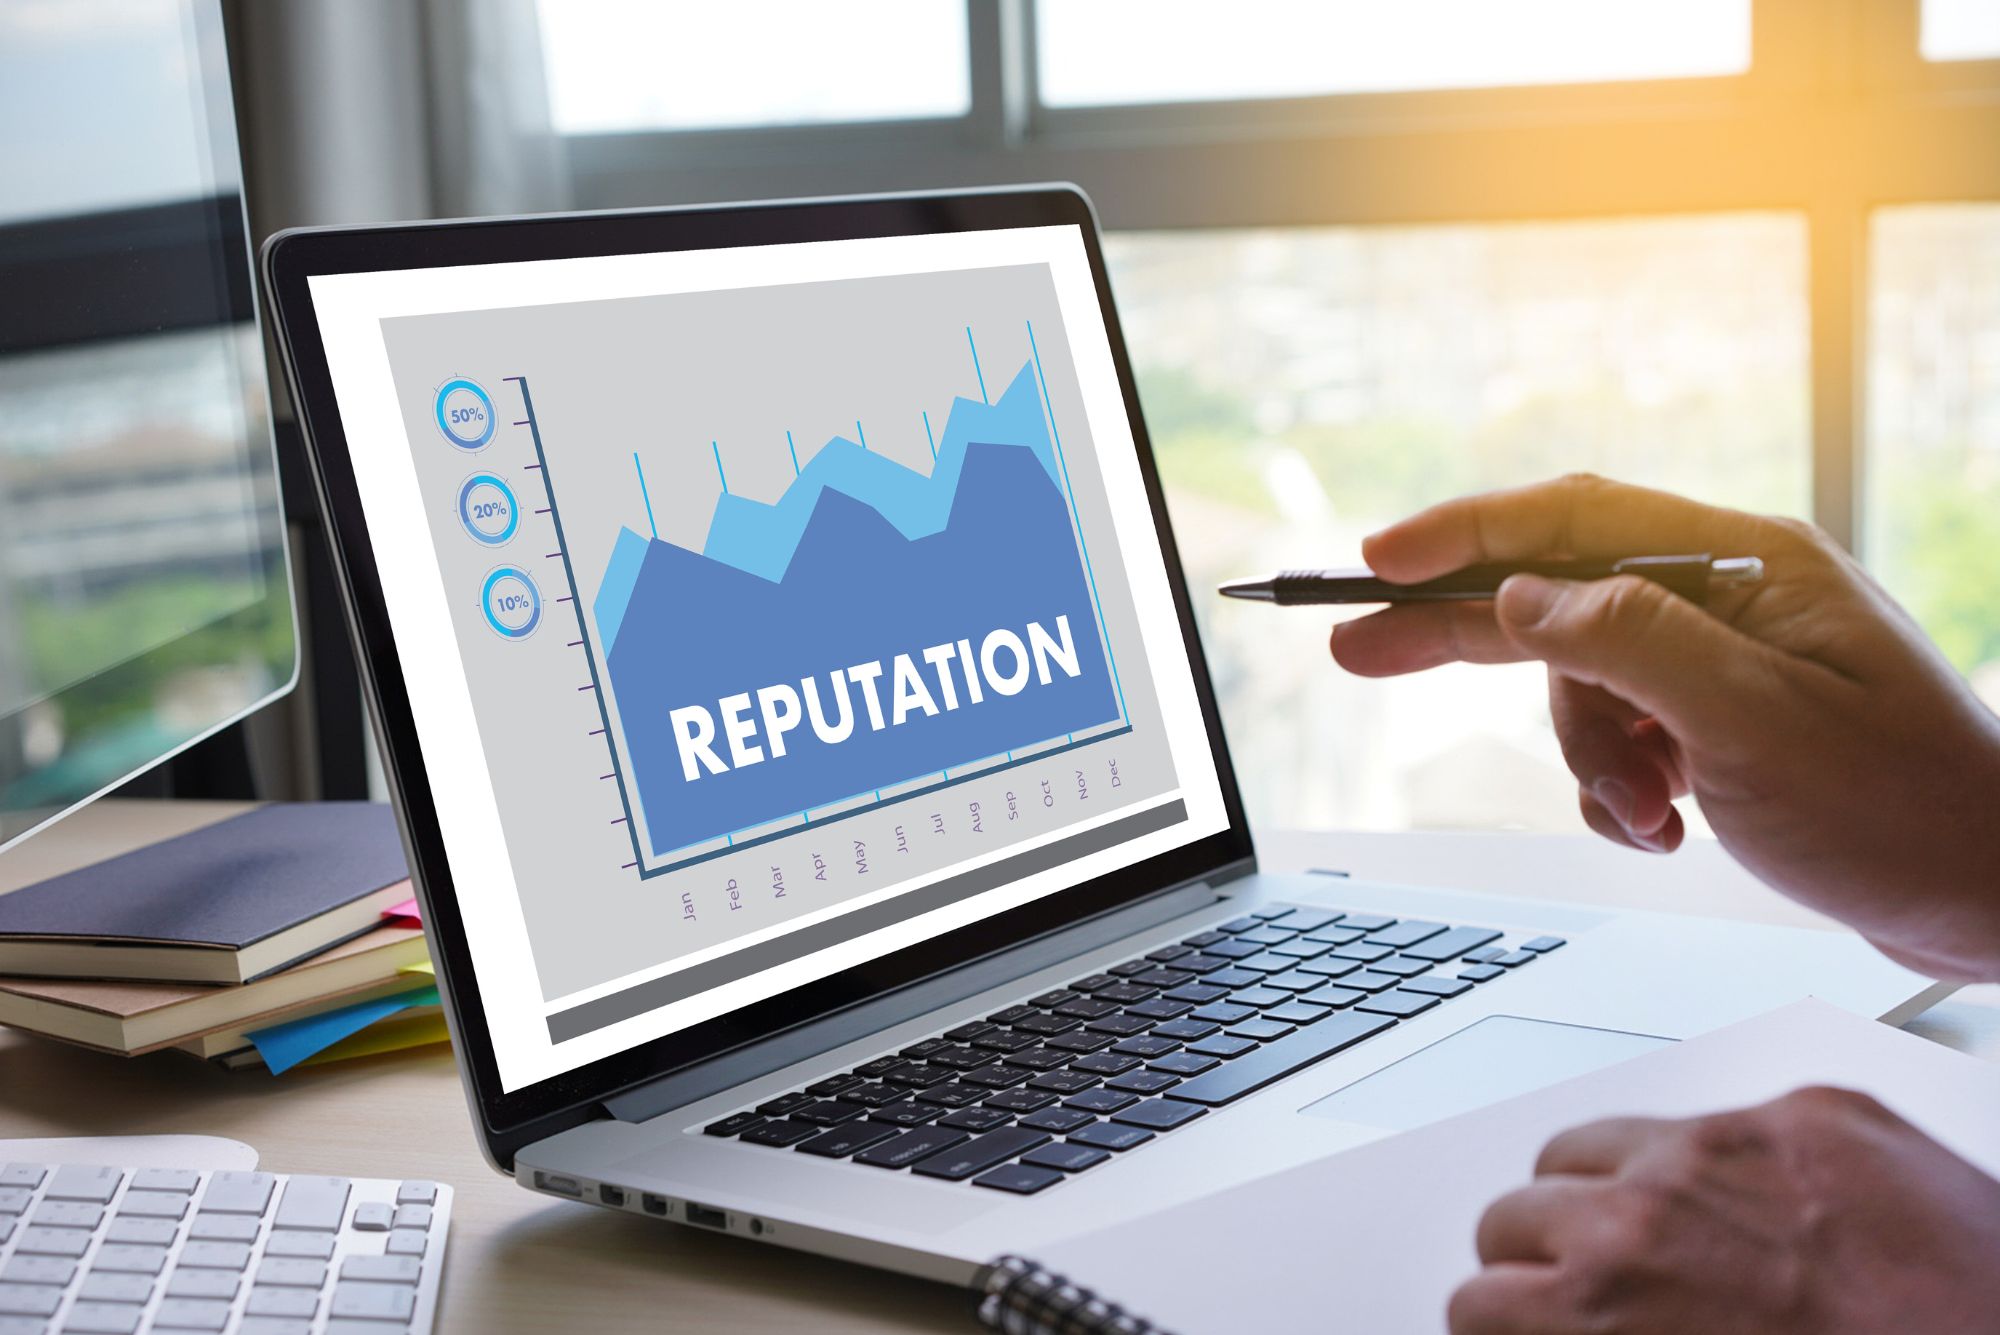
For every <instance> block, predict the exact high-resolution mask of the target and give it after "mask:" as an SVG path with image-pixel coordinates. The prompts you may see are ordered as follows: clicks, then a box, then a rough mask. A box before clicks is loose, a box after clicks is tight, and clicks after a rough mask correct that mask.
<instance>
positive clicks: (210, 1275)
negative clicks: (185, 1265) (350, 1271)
mask: <svg viewBox="0 0 2000 1335" xmlns="http://www.w3.org/2000/svg"><path fill="white" fill-rule="evenodd" d="M323 1269H324V1267H322V1270H323ZM241 1283H242V1281H241V1280H239V1279H237V1278H236V1276H234V1275H232V1274H230V1273H229V1272H228V1271H227V1270H188V1269H180V1270H176V1271H174V1273H173V1275H172V1277H170V1278H169V1279H168V1280H167V1296H168V1297H171V1298H221V1299H223V1300H224V1301H225V1302H226V1301H228V1300H229V1299H231V1298H234V1297H235V1296H236V1290H237V1287H238V1286H239V1285H240V1284H241Z"/></svg>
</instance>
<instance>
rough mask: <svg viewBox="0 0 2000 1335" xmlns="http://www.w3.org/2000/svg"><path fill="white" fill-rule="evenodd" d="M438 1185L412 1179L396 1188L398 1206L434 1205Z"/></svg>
mask: <svg viewBox="0 0 2000 1335" xmlns="http://www.w3.org/2000/svg"><path fill="white" fill-rule="evenodd" d="M437 1194H438V1184H437V1183H435V1182H426V1181H424V1180H423V1179H421V1178H413V1179H411V1180H410V1181H408V1182H405V1183H403V1184H402V1185H401V1186H399V1187H397V1188H396V1204H398V1205H436V1204H437Z"/></svg>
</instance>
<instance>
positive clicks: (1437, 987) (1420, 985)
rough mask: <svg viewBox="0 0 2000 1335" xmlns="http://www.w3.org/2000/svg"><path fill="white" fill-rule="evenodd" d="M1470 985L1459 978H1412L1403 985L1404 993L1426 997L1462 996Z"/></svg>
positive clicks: (1470, 987) (1468, 989)
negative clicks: (1417, 993)
mask: <svg viewBox="0 0 2000 1335" xmlns="http://www.w3.org/2000/svg"><path fill="white" fill-rule="evenodd" d="M1471 990H1472V984H1471V983H1468V982H1466V981H1464V980H1463V979H1459V978H1412V979H1410V980H1409V981H1408V982H1407V983H1404V984H1403V991H1405V992H1421V993H1423V994H1424V995H1425V996H1428V997H1456V996H1463V995H1464V994H1465V993H1467V992H1470V991H1471Z"/></svg>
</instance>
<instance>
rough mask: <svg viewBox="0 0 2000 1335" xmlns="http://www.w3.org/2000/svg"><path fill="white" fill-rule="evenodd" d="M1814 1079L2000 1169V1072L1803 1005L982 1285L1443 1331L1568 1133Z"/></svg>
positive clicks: (1035, 1324)
mask: <svg viewBox="0 0 2000 1335" xmlns="http://www.w3.org/2000/svg"><path fill="white" fill-rule="evenodd" d="M1811 1084H1836V1085H1842V1086H1845V1087H1847V1088H1851V1089H1860V1090H1864V1091H1866V1092H1868V1093H1870V1094H1873V1095H1874V1096H1875V1097H1876V1098H1878V1099H1880V1100H1881V1101H1882V1102H1883V1103H1884V1104H1886V1105H1888V1106H1889V1107H1890V1108H1892V1109H1894V1110H1895V1111H1896V1112H1897V1113H1899V1114H1900V1115H1901V1116H1903V1117H1904V1118H1906V1119H1907V1120H1909V1121H1910V1122H1912V1123H1914V1124H1915V1125H1916V1126H1918V1127H1919V1128H1921V1129H1923V1130H1924V1131H1926V1132H1927V1133H1929V1134H1930V1135H1931V1136H1933V1137H1934V1138H1936V1139H1937V1140H1939V1141H1940V1142H1942V1143H1943V1144H1945V1145H1946V1146H1948V1147H1949V1148H1951V1149H1952V1150H1954V1151H1955V1152H1957V1153H1958V1154H1960V1155H1961V1156H1963V1157H1964V1158H1966V1159H1968V1160H1969V1161H1971V1162H1972V1163H1973V1164H1975V1165H1976V1166H1977V1167H1979V1168H1980V1169H1982V1170H1983V1171H1985V1172H1988V1173H1992V1174H1995V1175H1996V1176H2000V1065H1995V1064H1993V1063H1991V1062H1985V1061H1981V1060H1979V1059H1978V1058H1975V1057H1968V1056H1966V1055H1964V1054H1963V1053H1958V1052H1954V1051H1952V1050H1950V1049H1948V1048H1945V1047H1942V1046H1940V1045H1938V1044H1936V1043H1933V1042H1931V1041H1929V1040H1927V1039H1922V1038H1918V1037H1916V1036H1915V1035H1912V1034H1906V1033H1903V1032H1902V1031H1900V1030H1897V1029H1892V1028H1890V1027H1889V1026H1887V1025H1882V1024H1877V1023H1876V1022H1874V1021H1872V1020H1865V1019H1862V1018H1860V1017H1858V1016H1855V1015H1853V1014H1851V1013H1849V1012H1847V1011H1843V1010H1841V1009H1839V1008H1838V1007H1835V1006H1831V1005H1828V1004H1827V1003H1825V1002H1821V1001H1801V1002H1797V1003H1794V1004H1793V1005H1790V1006H1786V1007H1783V1008H1781V1009H1779V1010H1776V1011H1772V1012H1770V1013H1768V1014H1766V1015H1762V1016H1759V1017H1757V1018H1756V1019H1752V1020H1746V1021H1744V1022H1742V1023H1741V1024H1736V1025H1732V1026H1729V1027H1728V1028H1725V1029H1720V1030H1716V1031H1715V1032H1713V1033H1710V1034H1705V1035H1703V1036H1702V1037H1700V1038H1695V1039H1690V1040H1688V1041H1686V1042H1683V1043H1679V1044H1676V1045H1674V1046H1672V1047H1667V1048H1661V1049H1658V1050H1656V1051H1654V1052H1650V1053H1647V1054H1645V1055H1643V1056H1639V1057H1634V1058H1632V1059H1630V1060H1629V1061H1625V1062H1622V1063H1620V1064H1618V1065H1616V1066H1610V1067H1606V1068H1604V1069H1602V1070H1598V1071H1594V1072H1592V1073H1591V1074H1589V1075H1585V1076H1581V1077H1579V1078H1577V1079H1575V1080H1570V1081H1566V1082H1563V1083H1561V1084H1557V1085H1552V1086H1550V1087H1548V1088H1546V1089H1542V1090H1538V1091H1536V1092H1534V1093H1531V1094H1525V1095H1522V1096H1521V1097H1519V1098H1515V1099H1510V1100H1507V1101H1505V1102H1502V1103H1497V1104H1493V1105H1491V1106H1489V1107H1486V1108H1482V1109H1480V1110H1478V1111H1476V1112H1470V1113H1466V1114H1463V1115H1462V1116H1458V1117H1453V1118H1448V1119H1445V1120H1443V1121H1438V1122H1434V1123H1432V1124H1430V1125H1429V1126H1424V1127H1419V1128H1417V1129H1415V1130H1412V1131H1407V1132H1404V1133H1403V1134H1401V1135H1397V1136H1391V1137H1388V1138H1386V1139H1383V1140H1378V1141H1375V1142H1373V1143H1371V1144H1367V1145H1363V1146H1361V1147H1360V1148H1358V1149H1353V1150H1349V1151H1347V1152H1346V1153H1344V1154H1335V1155H1330V1156H1328V1157H1327V1158H1325V1159H1322V1160H1320V1161H1318V1162H1317V1163H1314V1164H1311V1165H1308V1166H1307V1167H1305V1168H1301V1169H1294V1170H1292V1171H1291V1172H1289V1173H1284V1174H1277V1175H1273V1176H1270V1177H1266V1178H1262V1179H1259V1180H1256V1181H1252V1182H1249V1183H1245V1184H1242V1185H1239V1186H1236V1187H1232V1188H1229V1189H1227V1190H1225V1191H1221V1192H1218V1193H1216V1194H1215V1195H1213V1196H1209V1197H1206V1198H1204V1199H1201V1200H1198V1201H1191V1202H1188V1203H1185V1204H1183V1205H1179V1206H1176V1207H1174V1208H1173V1209H1170V1210H1165V1211H1162V1212H1161V1213H1159V1214H1156V1215H1152V1216H1149V1217H1147V1218H1145V1219H1141V1220H1136V1221H1132V1222H1128V1223H1126V1224H1122V1225H1119V1226H1116V1227H1113V1228H1108V1229H1103V1230H1099V1231H1097V1232H1094V1233H1086V1234H1082V1235H1079V1236H1076V1237H1073V1238H1069V1239H1066V1240H1064V1241H1061V1242H1058V1243H1056V1244H1055V1245H1053V1246H1052V1247H1050V1248H1048V1249H1046V1250H1045V1251H1044V1252H1043V1253H1042V1254H1041V1255H1040V1256H1038V1257H1035V1258H1032V1259H1030V1258H1021V1257H1001V1258H998V1259H997V1260H996V1261H995V1263H994V1264H993V1265H991V1266H989V1267H988V1268H987V1269H986V1271H985V1272H983V1274H982V1276H981V1279H980V1287H981V1289H982V1290H983V1297H982V1299H981V1305H980V1309H979V1311H980V1318H981V1320H982V1321H984V1322H985V1324H987V1325H988V1326H991V1327H993V1328H994V1329H996V1330H1005V1331H1011V1332H1017V1333H1019V1335H1040V1333H1041V1332H1058V1331H1060V1332H1067V1333H1077V1335H1081V1333H1084V1332H1097V1331H1112V1332H1119V1333H1120V1335H1223V1333H1228V1332H1237V1331H1244V1330H1320V1329H1340V1330H1352V1331H1396V1332H1399V1333H1401V1332H1407V1333H1408V1335H1426V1333H1428V1332H1438V1333H1439V1335H1441V1333H1442V1332H1443V1331H1444V1328H1445V1321H1444V1312H1445V1304H1446V1302H1447V1300H1448V1299H1449V1298H1450V1295H1451V1292H1452V1290H1453V1289H1455V1288H1456V1287H1457V1286H1458V1285H1459V1284H1460V1283H1461V1282H1462V1281H1463V1280H1465V1279H1467V1278H1469V1277H1470V1276H1471V1275H1472V1274H1473V1273H1474V1272H1475V1271H1476V1269H1477V1266H1478V1262H1477V1258H1476V1255H1475V1253H1474V1251H1473V1244H1472V1239H1473V1229H1474V1226H1475V1225H1476V1224H1477V1222H1478V1219H1479V1216H1480V1214H1481V1213H1482V1212H1483V1211H1484V1210H1485V1208H1486V1206H1487V1204H1488V1203H1489V1202H1491V1201H1492V1200H1493V1199H1494V1198H1495V1197H1497V1196H1499V1195H1501V1194H1503V1193H1504V1192H1507V1191H1509V1190H1511V1189H1513V1188H1514V1187H1516V1186H1519V1185H1521V1184H1523V1183H1525V1182H1527V1181H1528V1180H1529V1178H1530V1177H1531V1176H1532V1171H1533V1165H1534V1161H1535V1156H1536V1154H1537V1153H1538V1152H1539V1151H1540V1149H1541V1147H1542V1145H1543V1144H1544V1143H1546V1142H1547V1141H1548V1139H1549V1137H1551V1136H1553V1135H1554V1134H1555V1133H1556V1132H1558V1131H1561V1130H1563V1129H1564V1128H1566V1127H1571V1126H1575V1125H1577V1124H1579V1123H1581V1122H1588V1121H1593V1120H1595V1119H1597V1118H1600V1117H1611V1116H1620V1115H1627V1114H1642V1115H1652V1116H1668V1117H1685V1116H1692V1115H1695V1114H1698V1113H1703V1112H1711V1111H1718V1110H1721V1109H1725V1108H1734V1107H1743V1106H1746V1105H1749V1104H1754V1103H1761V1102H1764V1101H1766V1100H1768V1099H1772V1098H1775V1097H1777V1096H1778V1095H1780V1094H1782V1093H1785V1092H1786V1091H1788V1090H1791V1089H1795V1088H1797V1087H1799V1086H1801V1085H1811ZM1336 1097H1338V1096H1337V1095H1336ZM1245 1276H1251V1277H1255V1278H1254V1282H1245V1281H1244V1278H1243V1277H1245ZM1329 1295H1337V1301H1335V1300H1330V1297H1329Z"/></svg>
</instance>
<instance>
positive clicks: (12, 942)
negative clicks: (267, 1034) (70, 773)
mask: <svg viewBox="0 0 2000 1335" xmlns="http://www.w3.org/2000/svg"><path fill="white" fill-rule="evenodd" d="M410 893H411V891H410V882H409V872H408V870H407V869H406V867H405V865H404V861H403V844H402V839H401V836H400V835H399V834H398V833H397V831H396V817H395V813H394V812H392V811H391V810H390V809H389V808H388V807H387V806H382V805H378V804H375V803H370V802H278V803H272V804H271V805H269V806H263V807H258V808H257V809H256V810H254V811H249V812H245V813H244V814H242V815H240V816H235V817H232V818H230V819H228V820H223V821H218V822H216V823H215V824H213V825H208V826H204V827H203V828H201V829H199V830H195V831H193V832H191V833H189V834H184V835H180V836H178V837H176V838H173V839H167V840H163V841H162V842H160V843H157V844H153V845H150V846H149V847H146V848H142V849H138V850H136V851H134V852H131V853H126V854H123V855H121V856H119V857H115V858H110V859H107V860H106V861H103V862H98V863H94V864H92V865H90V866H88V867H83V868H80V869H78V870H76V871H72V872H66V873H64V874H63V875H60V876H54V877H51V878H50V879H48V880H46V881H41V882H38V883H36V884H34V885H30V886H25V887H23V888H22V889H19V890H15V891H13V892H12V893H9V894H4V895H0V974H26V975H32V976H34V977H38V978H125V979H135V980H144V981H152V982H192V983H243V982H248V981H249V980H251V979H253V978H259V977H262V976H263V975H265V974H268V973H271V972H273V971H274V970H278V969H282V968H284V967H285V966H287V965H289V964H292V963H295V962H296V961H298V960H301V959H304V958H306V957H308V956H310V955H313V954H315V953H317V952H319V951H322V950H325V949H326V948H327V947H328V946H331V945H333V944H334V943H336V942H339V941H345V940H347V939H348V938H350V937H353V936H356V935H359V934H360V933H362V932H365V931H367V930H369V929H370V928H372V927H373V926H375V924H376V922H377V920H378V919H379V918H380V916H381V913H382V910H383V909H385V908H388V907H390V906H392V905H395V904H399V903H401V902H403V901H404V900H407V899H408V898H409V897H410Z"/></svg>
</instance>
